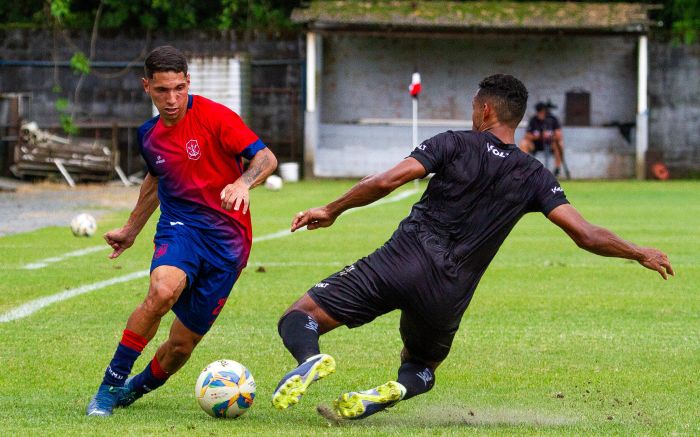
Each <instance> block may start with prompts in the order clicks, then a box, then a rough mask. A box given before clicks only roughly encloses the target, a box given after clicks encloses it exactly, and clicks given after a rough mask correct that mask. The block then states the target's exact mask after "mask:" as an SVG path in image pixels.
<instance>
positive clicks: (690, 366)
mask: <svg viewBox="0 0 700 437" xmlns="http://www.w3.org/2000/svg"><path fill="white" fill-rule="evenodd" d="M350 185H351V182H348V181H323V182H303V183H299V184H288V185H287V186H286V187H285V189H284V190H283V191H281V192H269V191H264V190H262V189H258V190H255V191H254V193H253V196H252V197H253V201H252V202H253V204H252V211H253V217H254V226H255V229H254V231H255V235H258V236H261V235H265V234H270V233H273V232H276V231H279V230H281V229H285V228H287V227H288V225H289V222H290V221H291V218H292V215H293V214H294V213H295V212H297V211H299V210H301V209H303V208H306V207H310V206H315V205H318V204H321V203H322V202H324V201H329V200H331V199H333V198H334V197H335V196H337V195H339V194H341V193H342V192H343V191H344V190H345V189H346V188H347V187H349V186H350ZM564 188H565V189H566V191H567V194H568V197H569V199H570V200H571V201H572V203H573V204H574V205H575V206H577V207H578V208H579V210H580V211H581V212H582V213H583V214H584V216H586V217H587V218H589V219H590V220H591V221H593V222H595V223H597V224H600V225H603V226H606V227H609V228H611V229H612V230H614V231H616V232H618V233H619V234H620V235H621V236H623V237H624V238H628V239H631V240H633V241H635V242H638V243H639V244H642V245H651V246H657V247H659V248H661V249H663V250H665V251H667V252H668V254H669V256H670V258H671V261H672V263H673V264H674V267H675V268H676V271H677V275H676V277H675V278H672V279H670V280H669V281H667V282H664V281H663V280H662V279H661V278H660V277H659V276H658V274H656V273H654V272H651V271H647V270H644V269H643V268H642V267H640V266H639V265H637V264H636V263H634V262H629V261H625V260H618V259H610V258H601V257H596V256H594V255H591V254H589V253H587V252H584V251H582V250H580V249H578V248H576V246H575V245H574V244H573V243H572V242H571V241H570V240H569V239H568V238H567V237H566V236H565V234H564V233H563V232H561V231H560V230H559V229H557V228H556V227H554V226H553V225H551V224H549V222H548V221H547V220H546V219H545V218H544V217H542V216H541V215H540V214H531V215H529V216H527V217H525V218H524V219H523V220H522V221H521V223H520V224H519V225H518V226H516V228H515V230H514V231H513V233H512V235H511V236H510V237H509V238H508V240H506V244H505V245H504V247H503V248H502V250H501V252H500V253H499V254H498V256H497V257H496V259H495V260H494V262H493V263H492V265H491V267H490V269H489V270H488V271H487V273H486V275H485V276H484V278H483V280H482V282H481V285H480V287H479V289H478V290H477V292H476V295H475V297H474V300H473V301H472V304H471V306H470V308H469V310H468V311H467V313H466V315H465V318H464V320H463V323H462V327H461V330H460V332H459V333H458V335H457V337H456V339H455V342H454V347H453V351H452V353H451V355H450V356H449V357H448V359H447V360H446V361H445V363H444V364H443V366H442V367H441V368H440V369H439V370H438V373H437V383H436V386H435V388H434V389H433V390H432V391H431V392H430V393H428V394H426V395H424V396H421V397H419V398H416V399H412V400H410V401H408V402H405V403H401V404H399V405H398V406H397V407H396V408H395V409H393V410H392V411H390V412H389V413H386V414H378V415H376V416H374V417H372V418H370V419H368V420H366V421H363V422H358V423H354V422H353V423H350V424H348V425H346V426H343V427H340V428H329V427H328V426H327V424H326V423H325V421H324V420H323V419H321V418H320V417H318V416H317V415H316V414H315V412H314V409H315V406H316V405H317V404H319V403H327V402H329V401H330V400H332V399H333V398H334V397H336V396H337V395H339V394H340V393H342V392H343V391H346V390H352V389H365V388H369V387H371V386H374V385H377V384H380V383H383V382H385V381H386V380H388V379H391V378H394V377H395V374H396V368H397V364H398V351H399V350H400V348H401V343H400V339H399V336H398V317H397V316H398V314H396V313H392V314H389V315H386V316H383V317H381V318H379V319H377V320H376V321H375V322H374V323H372V324H370V325H367V326H364V327H362V328H358V329H355V330H347V329H345V328H341V329H338V330H336V331H334V332H331V333H329V334H328V335H326V336H324V337H323V338H322V339H321V346H322V348H323V350H324V351H326V352H328V353H331V354H332V355H333V356H334V357H335V358H336V360H337V363H338V371H337V373H336V374H334V375H332V376H331V377H329V378H327V379H325V380H323V381H321V382H320V383H318V384H316V385H314V386H313V387H312V389H311V391H310V392H309V394H308V395H307V396H306V397H305V398H304V399H303V401H302V403H301V404H300V405H298V406H296V407H294V408H292V409H290V410H288V411H284V412H278V411H276V410H274V409H273V408H272V406H271V405H270V396H271V393H272V390H273V389H274V387H275V385H276V384H277V382H278V379H279V378H280V376H281V375H282V374H283V373H284V372H286V371H287V370H288V369H289V368H290V367H291V366H292V365H293V359H292V358H291V357H290V356H289V355H288V354H287V353H286V351H285V349H284V347H283V346H282V343H281V341H280V340H279V338H278V336H277V330H276V321H277V318H278V317H279V315H280V314H281V313H282V311H283V310H284V309H285V308H286V307H287V306H288V305H289V304H290V303H291V302H293V301H294V300H295V299H296V298H297V297H298V296H299V295H301V293H303V292H304V291H305V290H306V289H308V287H309V286H310V285H312V284H314V283H316V282H318V281H319V280H320V279H323V278H324V277H325V276H326V275H328V274H329V273H332V272H333V271H335V270H337V269H338V268H339V267H341V266H343V265H345V264H347V263H351V262H353V261H354V260H355V259H357V258H358V257H360V256H363V255H366V254H367V253H369V252H370V251H371V250H373V249H374V248H376V247H377V246H379V245H380V244H381V243H383V242H384V241H385V240H386V239H387V238H388V237H389V235H390V234H391V232H392V231H393V229H394V228H395V226H396V224H397V222H398V221H399V220H400V219H401V218H402V217H403V216H405V215H406V213H407V212H408V211H409V208H410V205H411V204H412V203H413V202H414V201H415V200H417V195H414V196H412V197H410V198H407V199H405V200H403V201H400V202H396V203H389V204H385V205H382V206H378V207H375V208H370V209H364V210H360V211H357V212H354V213H352V214H349V215H347V216H343V217H341V218H340V219H339V220H338V222H337V223H336V224H335V225H334V227H333V228H331V229H325V230H320V231H315V232H302V233H299V234H295V235H292V236H290V237H284V238H280V239H276V240H269V241H263V242H260V243H257V244H256V245H255V246H254V248H253V252H252V254H251V260H250V261H251V267H249V268H248V269H247V270H246V271H245V272H244V273H243V274H242V276H241V278H240V280H239V282H238V284H237V285H236V286H235V289H234V293H233V297H232V299H230V300H229V303H228V305H227V306H226V308H225V309H224V311H223V313H222V315H221V317H220V318H219V320H218V322H217V324H216V325H215V326H214V328H213V329H212V331H211V333H210V335H208V336H207V337H206V338H205V339H204V341H203V342H202V343H201V345H200V347H199V348H198V349H197V350H196V351H195V353H194V355H193V357H192V359H191V361H190V363H188V365H187V366H185V367H184V368H183V370H182V371H181V372H179V373H178V374H176V375H175V376H173V378H171V380H170V381H169V383H168V384H167V385H166V386H164V387H163V388H162V389H160V390H158V391H157V392H155V393H153V394H150V395H148V396H146V397H145V398H144V399H142V400H140V401H139V402H137V403H136V404H134V405H133V406H132V407H131V408H129V409H127V410H118V411H117V412H116V414H115V415H114V416H113V417H112V418H110V419H107V420H99V419H94V418H90V419H88V418H86V417H84V409H85V405H86V404H87V402H88V400H89V399H90V397H91V396H92V394H93V392H94V390H95V389H96V388H97V385H98V384H99V381H100V379H101V375H102V373H103V371H104V368H105V366H106V364H107V363H108V361H109V359H110V358H111V355H112V353H113V351H114V348H115V346H116V344H117V341H118V340H119V337H120V333H121V331H122V329H123V328H124V323H125V321H126V318H127V317H128V315H129V314H130V312H131V311H132V310H133V308H134V307H135V306H136V305H137V304H138V303H139V302H140V301H141V300H142V299H143V296H144V294H145V291H146V288H147V279H145V278H143V279H138V280H133V281H131V282H125V283H122V284H118V285H114V286H110V287H106V288H103V289H99V290H96V291H93V292H91V293H88V294H84V295H81V296H78V297H74V298H72V299H69V300H66V301H63V302H60V303H56V304H53V305H50V306H48V307H46V308H44V309H42V310H40V311H38V312H37V313H35V314H33V315H30V316H29V317H26V318H23V319H20V320H16V321H13V322H8V323H0V429H1V430H2V431H1V434H2V435H8V436H13V435H17V436H19V435H34V434H47V435H61V436H72V435H206V436H208V435H236V434H240V435H252V434H257V435H320V434H324V435H414V434H415V435H462V434H464V435H474V434H477V435H626V436H627V435H659V436H666V435H673V434H676V435H698V434H700V425H699V421H698V417H700V396H698V394H699V393H700V391H699V389H698V385H699V379H700V360H699V359H698V357H700V299H699V298H698V284H699V283H700V267H699V263H698V261H700V256H699V255H698V242H699V241H700V197H699V196H698V192H699V191H700V183H698V182H668V183H651V182H648V183H640V182H606V183H603V182H595V183H594V182H568V183H565V184H564ZM127 214H128V211H124V212H123V213H120V214H115V215H113V216H111V217H108V218H106V219H102V220H101V221H100V230H101V231H104V230H106V229H109V228H110V227H112V226H116V225H118V224H120V223H121V222H122V221H123V220H124V219H125V218H126V216H127ZM153 230H154V226H153V222H151V223H150V224H149V226H148V227H147V228H146V229H145V230H144V233H143V235H142V236H141V237H140V238H139V239H138V240H137V244H136V245H135V246H134V248H132V249H130V250H129V251H127V252H126V253H125V254H124V255H123V256H122V257H120V258H119V259H118V260H114V261H110V260H108V259H107V254H108V250H107V249H105V250H104V251H102V252H96V253H92V254H89V255H85V256H82V257H76V258H71V259H67V260H65V261H62V262H59V263H54V264H51V265H49V266H48V267H46V268H44V269H39V270H32V271H29V270H24V269H22V266H23V265H24V264H26V263H29V262H33V261H37V260H39V259H42V258H47V257H51V256H58V255H60V254H61V253H64V252H67V251H73V250H77V249H80V248H85V247H90V246H94V245H96V244H99V243H100V240H99V239H98V238H92V239H78V238H74V237H73V236H72V235H71V234H70V233H69V231H68V229H67V228H65V229H64V228H47V229H43V230H39V231H36V232H31V233H26V234H20V235H13V236H7V237H2V238H0V257H1V258H2V264H1V265H0V314H2V313H5V312H7V311H9V310H11V309H12V308H15V307H16V306H18V305H20V304H22V303H25V302H27V301H29V300H31V299H36V298H39V297H42V296H48V295H51V294H54V293H58V292H61V291H63V290H65V289H72V288H75V287H78V286H81V285H86V284H90V283H93V282H97V281H101V280H106V279H109V278H113V277H116V276H121V275H125V274H127V273H131V272H136V271H140V270H144V269H146V268H147V267H148V263H149V260H150V255H151V251H152V247H153V246H152V243H151V236H152V232H153ZM285 263H305V264H306V265H285ZM259 266H264V270H265V271H264V272H258V271H256V270H257V269H258V267H259ZM171 320H172V316H168V317H167V318H166V320H165V322H164V324H163V325H162V326H163V328H162V329H161V332H159V333H158V335H157V337H156V339H155V340H154V341H153V342H152V343H151V344H150V345H149V346H148V347H147V348H146V350H145V352H144V358H142V359H140V360H139V361H138V362H137V364H136V367H135V370H137V371H140V370H141V369H142V368H143V366H144V365H145V364H146V362H147V360H148V359H150V357H151V356H152V354H153V353H154V351H155V348H156V346H157V344H158V343H160V342H161V341H162V340H163V339H164V338H165V335H166V333H167V329H166V328H167V326H168V325H169V322H170V321H171ZM219 358H228V359H234V360H237V361H240V362H242V363H244V364H245V365H247V366H248V367H249V368H250V370H251V372H252V373H253V375H254V377H255V379H256V381H257V384H258V392H257V398H256V401H255V404H254V405H253V407H252V409H251V411H249V412H248V413H246V414H245V415H244V416H243V417H242V418H240V419H237V420H233V421H230V420H229V421H225V420H216V419H212V418H210V417H209V416H207V415H206V414H204V413H203V412H202V411H201V410H200V409H199V407H198V406H197V404H196V402H195V400H194V383H195V380H196V377H197V375H198V374H199V371H200V370H201V368H202V367H204V366H205V365H206V364H207V363H209V362H211V361H213V360H215V359H219Z"/></svg>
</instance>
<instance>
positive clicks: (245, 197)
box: [221, 147, 277, 214]
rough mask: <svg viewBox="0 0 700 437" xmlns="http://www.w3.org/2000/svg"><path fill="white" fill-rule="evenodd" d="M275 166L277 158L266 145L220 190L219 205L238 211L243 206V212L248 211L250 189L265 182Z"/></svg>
mask: <svg viewBox="0 0 700 437" xmlns="http://www.w3.org/2000/svg"><path fill="white" fill-rule="evenodd" d="M276 168H277V158H275V155H274V153H272V151H271V150H270V149H268V148H267V147H266V148H264V149H262V150H260V151H258V153H256V154H255V156H254V157H253V159H252V160H251V161H250V164H249V165H248V169H247V170H246V171H245V172H244V173H243V174H242V175H241V177H239V178H238V179H237V180H236V181H235V182H234V183H232V184H228V185H226V186H225V187H224V189H223V190H221V207H222V208H224V209H226V210H230V209H231V208H233V209H234V210H235V211H238V210H239V209H240V208H241V206H242V207H243V214H245V213H246V212H248V205H249V203H250V193H249V191H250V189H251V188H254V187H257V186H258V185H260V184H262V183H263V182H265V179H267V177H268V176H270V175H271V174H272V172H273V171H275V169H276Z"/></svg>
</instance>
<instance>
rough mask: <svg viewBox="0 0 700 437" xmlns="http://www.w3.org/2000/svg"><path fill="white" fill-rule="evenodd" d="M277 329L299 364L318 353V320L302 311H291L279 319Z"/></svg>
mask: <svg viewBox="0 0 700 437" xmlns="http://www.w3.org/2000/svg"><path fill="white" fill-rule="evenodd" d="M277 329H278V332H279V335H280V337H282V342H283V343H284V346H285V347H286V348H287V350H289V352H290V353H291V354H292V355H293V356H294V358H295V359H296V360H297V362H298V363H299V364H301V363H303V362H304V361H306V360H307V359H308V358H309V357H312V356H314V355H318V354H319V353H320V349H319V346H318V337H319V334H318V322H316V320H315V319H314V318H313V317H311V316H310V315H308V314H306V313H303V312H301V311H291V312H289V313H287V314H285V315H284V316H283V317H282V318H281V319H280V321H279V324H278V325H277Z"/></svg>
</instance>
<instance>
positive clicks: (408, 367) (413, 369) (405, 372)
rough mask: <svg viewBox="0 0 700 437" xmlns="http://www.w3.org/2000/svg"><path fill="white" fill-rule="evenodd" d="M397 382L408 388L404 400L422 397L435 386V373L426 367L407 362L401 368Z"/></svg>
mask: <svg viewBox="0 0 700 437" xmlns="http://www.w3.org/2000/svg"><path fill="white" fill-rule="evenodd" d="M397 382H398V383H399V384H401V385H403V386H404V387H406V396H404V397H403V399H404V400H406V399H411V398H412V397H413V396H418V395H421V394H423V393H425V392H427V391H429V390H430V389H431V388H433V385H434V384H435V373H433V371H432V370H431V369H430V368H429V367H428V366H426V365H424V364H421V363H416V362H413V361H407V362H405V363H403V364H402V365H401V367H399V377H398V379H397Z"/></svg>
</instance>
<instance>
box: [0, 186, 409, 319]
mask: <svg viewBox="0 0 700 437" xmlns="http://www.w3.org/2000/svg"><path fill="white" fill-rule="evenodd" d="M417 192H418V190H415V189H412V190H407V191H403V192H401V193H399V194H396V195H394V196H392V197H389V198H385V199H381V200H379V201H377V202H374V203H371V204H369V205H366V206H363V207H361V208H357V209H355V210H350V211H347V212H351V211H356V210H360V209H364V208H370V207H373V206H378V205H382V204H385V203H391V202H398V201H400V200H403V199H405V198H407V197H409V196H412V195H413V194H415V193H417ZM305 229H306V228H303V229H299V231H301V230H305ZM299 231H297V232H299ZM288 235H292V233H291V232H290V231H289V230H286V229H285V230H283V231H278V232H274V233H272V234H267V235H263V236H261V237H258V238H256V239H254V240H253V242H259V241H265V240H272V239H275V238H282V237H286V236H288ZM104 248H105V247H103V246H94V247H88V248H86V249H81V250H78V251H75V252H70V253H68V254H64V255H63V256H62V257H55V258H46V259H44V260H41V261H38V262H36V263H34V265H39V264H40V263H45V264H48V263H51V262H58V261H61V260H64V259H66V258H70V257H72V256H81V255H85V254H87V253H91V252H97V251H98V250H101V249H104ZM326 264H328V265H330V263H326ZM338 264H340V263H338ZM27 265H31V264H27ZM260 265H270V266H272V265H280V266H281V265H285V266H292V265H320V263H319V264H316V263H301V262H300V263H293V262H291V263H268V264H262V263H261V264H260ZM333 265H336V263H333ZM42 267H45V265H43V266H39V267H34V268H35V269H39V268H42ZM25 268H26V266H25ZM148 274H149V272H148V270H142V271H139V272H134V273H129V274H128V275H124V276H118V277H116V278H112V279H107V280H105V281H100V282H95V283H93V284H87V285H83V286H80V287H77V288H71V289H68V290H65V291H62V292H60V293H56V294H52V295H50V296H46V297H41V298H39V299H34V300H31V301H29V302H27V303H24V304H22V305H20V306H18V307H15V308H13V309H11V310H10V311H8V312H6V313H4V314H0V323H7V322H11V321H13V320H17V319H22V318H25V317H27V316H30V315H32V314H34V313H35V312H37V311H39V310H40V309H42V308H45V307H47V306H49V305H51V304H54V303H57V302H61V301H64V300H66V299H70V298H72V297H75V296H80V295H81V294H85V293H89V292H91V291H95V290H99V289H101V288H105V287H109V286H110V285H114V284H120V283H122V282H128V281H132V280H134V279H140V278H144V277H147V276H148Z"/></svg>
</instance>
